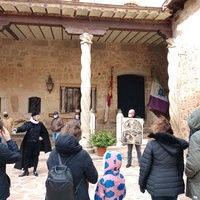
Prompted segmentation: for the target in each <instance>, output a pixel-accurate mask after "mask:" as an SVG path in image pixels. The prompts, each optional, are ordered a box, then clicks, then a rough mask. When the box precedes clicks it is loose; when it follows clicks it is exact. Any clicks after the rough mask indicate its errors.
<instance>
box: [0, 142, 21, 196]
mask: <svg viewBox="0 0 200 200" xmlns="http://www.w3.org/2000/svg"><path fill="white" fill-rule="evenodd" d="M20 159H21V154H20V151H19V149H18V146H17V144H16V142H15V141H13V140H9V141H8V142H7V146H6V145H5V144H3V143H1V142H0V200H5V199H7V198H8V197H9V196H10V190H9V188H10V178H9V177H8V175H7V174H6V164H11V163H15V162H18V161H19V160H20Z"/></svg>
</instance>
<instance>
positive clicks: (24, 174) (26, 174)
mask: <svg viewBox="0 0 200 200" xmlns="http://www.w3.org/2000/svg"><path fill="white" fill-rule="evenodd" d="M28 175H29V172H26V171H24V172H23V173H22V174H20V175H19V177H23V176H28Z"/></svg>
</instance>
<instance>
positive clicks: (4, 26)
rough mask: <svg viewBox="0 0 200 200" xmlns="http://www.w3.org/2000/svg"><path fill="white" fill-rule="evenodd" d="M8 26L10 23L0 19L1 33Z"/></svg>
mask: <svg viewBox="0 0 200 200" xmlns="http://www.w3.org/2000/svg"><path fill="white" fill-rule="evenodd" d="M8 26H10V22H9V21H6V20H1V19H0V31H3V30H4V29H5V28H6V27H8Z"/></svg>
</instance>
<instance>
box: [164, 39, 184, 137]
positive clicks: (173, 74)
mask: <svg viewBox="0 0 200 200" xmlns="http://www.w3.org/2000/svg"><path fill="white" fill-rule="evenodd" d="M166 41H167V43H168V56H167V59H168V63H169V64H168V76H169V80H168V87H169V102H170V107H169V114H170V123H171V126H172V129H173V131H174V133H175V134H179V133H180V131H179V130H180V127H179V124H181V123H180V120H181V119H180V113H179V112H178V105H179V104H178V95H177V91H178V90H177V87H178V85H177V73H178V72H177V71H178V65H179V56H178V49H177V47H176V45H175V43H174V39H173V38H169V39H167V40H166Z"/></svg>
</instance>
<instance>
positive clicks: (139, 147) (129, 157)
mask: <svg viewBox="0 0 200 200" xmlns="http://www.w3.org/2000/svg"><path fill="white" fill-rule="evenodd" d="M135 149H136V152H137V159H138V163H140V159H141V145H136V144H135ZM132 150H133V144H128V152H127V159H128V161H127V164H130V165H131V163H132Z"/></svg>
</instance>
